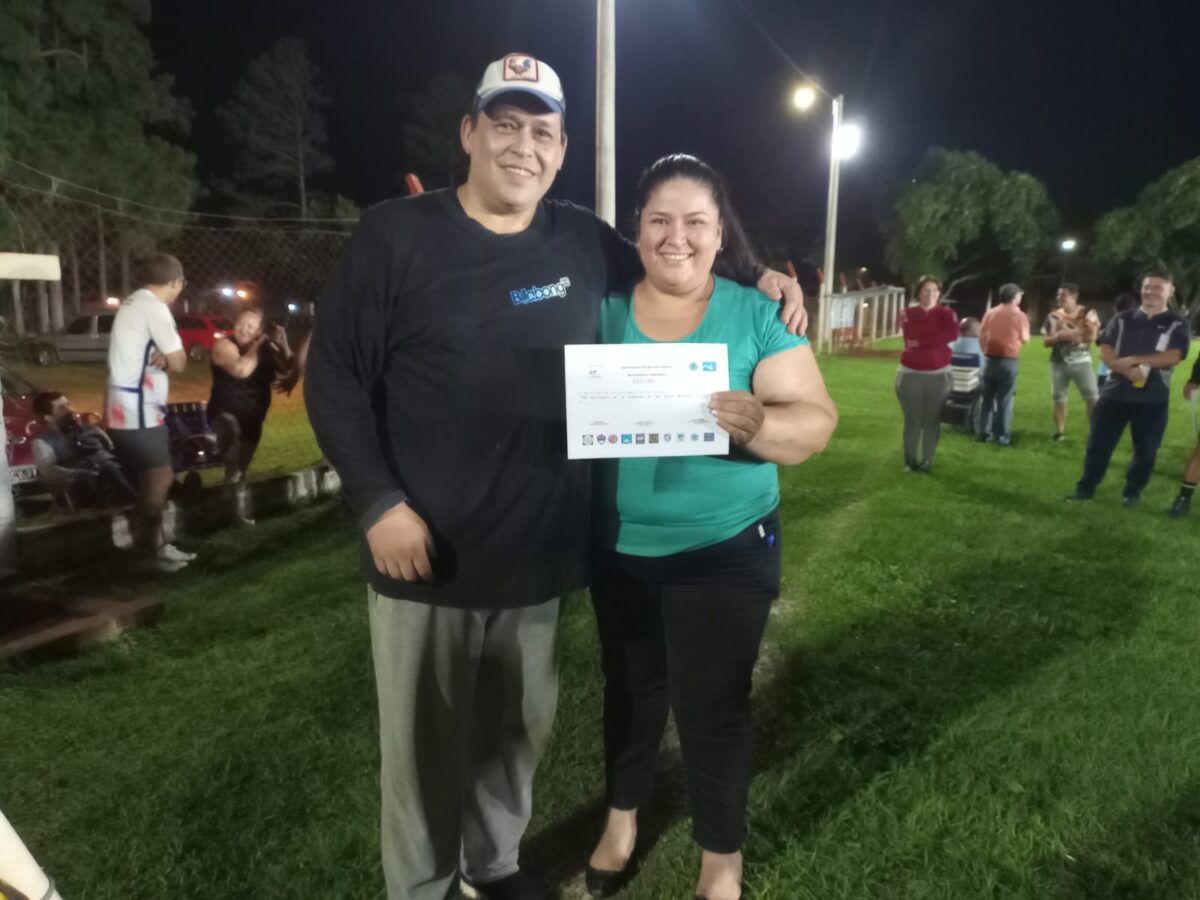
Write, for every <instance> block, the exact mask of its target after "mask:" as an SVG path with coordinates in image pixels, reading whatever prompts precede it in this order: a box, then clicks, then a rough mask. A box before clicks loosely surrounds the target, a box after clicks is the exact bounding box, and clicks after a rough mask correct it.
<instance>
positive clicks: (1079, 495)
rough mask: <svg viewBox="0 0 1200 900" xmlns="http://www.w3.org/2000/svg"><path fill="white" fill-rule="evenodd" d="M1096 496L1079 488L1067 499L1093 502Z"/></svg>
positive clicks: (1068, 495)
mask: <svg viewBox="0 0 1200 900" xmlns="http://www.w3.org/2000/svg"><path fill="white" fill-rule="evenodd" d="M1094 496H1095V495H1094V494H1091V493H1089V492H1087V491H1081V490H1080V489H1079V488H1075V490H1074V491H1073V492H1072V493H1070V494H1067V499H1068V500H1091V499H1092V497H1094Z"/></svg>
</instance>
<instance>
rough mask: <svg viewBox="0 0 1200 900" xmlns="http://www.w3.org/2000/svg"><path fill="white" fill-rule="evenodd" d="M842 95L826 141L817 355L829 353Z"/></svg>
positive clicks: (834, 99) (836, 100)
mask: <svg viewBox="0 0 1200 900" xmlns="http://www.w3.org/2000/svg"><path fill="white" fill-rule="evenodd" d="M842 102H843V101H842V95H841V94H838V96H836V97H834V98H833V131H832V133H831V137H830V141H829V202H828V205H827V207H826V214H825V268H824V272H823V277H822V278H821V291H820V293H819V294H818V299H817V352H818V353H820V352H822V351H826V350H829V349H830V347H829V343H830V341H829V337H830V331H829V315H830V309H829V307H830V302H829V299H830V296H831V294H832V293H833V278H834V259H835V255H834V246H835V244H836V242H837V213H838V179H839V177H840V175H841V156H842V154H841V148H840V147H839V146H838V136H839V135H840V133H841V130H842Z"/></svg>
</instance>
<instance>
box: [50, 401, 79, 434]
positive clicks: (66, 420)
mask: <svg viewBox="0 0 1200 900" xmlns="http://www.w3.org/2000/svg"><path fill="white" fill-rule="evenodd" d="M46 421H48V422H49V423H50V424H52V425H53V426H54V427H55V428H65V427H66V426H67V425H70V424H71V423H72V422H73V421H75V410H73V409H71V401H70V400H68V399H67V398H66V397H59V398H58V399H57V400H55V401H54V406H53V408H52V409H51V410H50V414H49V415H47V416H46Z"/></svg>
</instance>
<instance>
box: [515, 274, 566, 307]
mask: <svg viewBox="0 0 1200 900" xmlns="http://www.w3.org/2000/svg"><path fill="white" fill-rule="evenodd" d="M570 286H571V279H570V278H567V277H566V276H565V275H564V276H563V277H562V278H560V279H558V281H556V282H554V284H544V285H542V286H541V287H528V288H517V289H516V290H515V291H509V292H508V296H509V297H511V298H512V302H513V306H526V305H527V304H530V303H540V302H541V301H542V300H549V299H550V298H551V297H566V296H567V288H569V287H570Z"/></svg>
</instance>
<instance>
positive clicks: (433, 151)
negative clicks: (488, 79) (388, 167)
mask: <svg viewBox="0 0 1200 900" xmlns="http://www.w3.org/2000/svg"><path fill="white" fill-rule="evenodd" d="M474 96H475V88H474V86H473V85H472V84H471V82H469V81H467V79H465V78H464V77H463V76H462V75H460V74H459V73H457V72H438V73H436V74H434V75H433V76H432V77H431V78H430V79H429V82H428V83H427V84H426V85H425V89H424V90H423V91H420V92H419V93H416V94H409V95H406V96H404V97H402V98H401V100H402V105H403V107H404V112H405V118H406V119H407V122H406V124H405V126H404V155H405V160H406V162H407V163H408V169H407V170H406V171H415V172H416V173H417V174H418V175H419V176H420V177H421V181H422V182H423V183H424V185H425V186H426V187H431V188H433V187H452V186H454V185H455V184H457V183H458V182H459V181H460V180H461V179H462V178H463V177H464V175H465V173H466V160H467V155H466V154H465V153H464V152H463V149H462V141H461V140H459V136H458V131H459V128H458V126H459V123H460V122H461V121H462V117H463V115H465V114H466V113H467V111H468V110H470V108H471V103H472V100H473V99H474Z"/></svg>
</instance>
